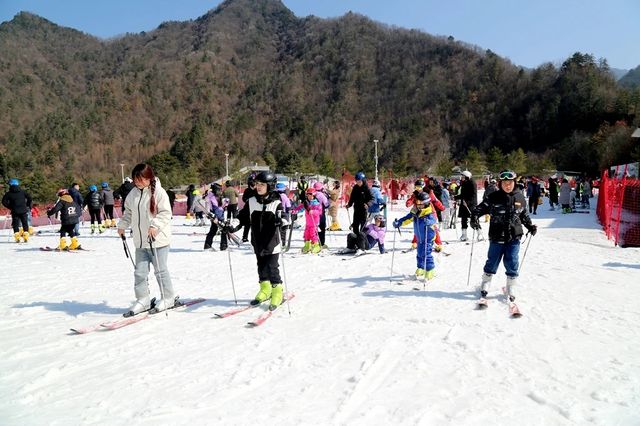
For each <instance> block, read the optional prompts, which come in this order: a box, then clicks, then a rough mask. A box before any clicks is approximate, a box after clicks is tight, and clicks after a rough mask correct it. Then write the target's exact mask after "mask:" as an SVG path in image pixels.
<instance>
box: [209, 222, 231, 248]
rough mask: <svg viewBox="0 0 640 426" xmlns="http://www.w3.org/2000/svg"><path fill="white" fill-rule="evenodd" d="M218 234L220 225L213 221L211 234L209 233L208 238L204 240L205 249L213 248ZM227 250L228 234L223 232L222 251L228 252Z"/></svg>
mask: <svg viewBox="0 0 640 426" xmlns="http://www.w3.org/2000/svg"><path fill="white" fill-rule="evenodd" d="M217 233H218V224H217V223H215V222H213V221H212V222H211V227H210V228H209V232H208V233H207V236H206V237H205V239H204V248H205V249H208V248H211V245H212V244H213V237H215V236H216V234H217ZM226 249H227V233H226V232H221V233H220V250H226Z"/></svg>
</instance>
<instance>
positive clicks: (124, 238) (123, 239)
mask: <svg viewBox="0 0 640 426" xmlns="http://www.w3.org/2000/svg"><path fill="white" fill-rule="evenodd" d="M120 238H122V247H123V248H124V255H125V256H127V258H129V260H131V264H132V265H133V269H136V264H135V262H134V261H133V258H132V257H131V252H130V251H129V246H128V245H127V237H125V236H124V234H122V235H120Z"/></svg>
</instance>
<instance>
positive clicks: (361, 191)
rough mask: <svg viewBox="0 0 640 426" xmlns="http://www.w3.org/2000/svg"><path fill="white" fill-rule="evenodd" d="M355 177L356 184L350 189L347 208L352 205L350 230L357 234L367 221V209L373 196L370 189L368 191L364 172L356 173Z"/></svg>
mask: <svg viewBox="0 0 640 426" xmlns="http://www.w3.org/2000/svg"><path fill="white" fill-rule="evenodd" d="M355 178H356V184H355V185H354V186H353V189H352V190H351V196H349V202H348V203H347V209H348V208H349V207H351V206H353V222H352V223H351V230H352V231H353V232H354V233H356V234H358V233H359V232H360V231H362V228H363V227H364V225H365V224H366V222H367V210H368V209H369V207H370V206H371V204H372V203H373V198H372V197H371V191H369V185H367V178H366V177H365V175H364V172H358V173H356V176H355Z"/></svg>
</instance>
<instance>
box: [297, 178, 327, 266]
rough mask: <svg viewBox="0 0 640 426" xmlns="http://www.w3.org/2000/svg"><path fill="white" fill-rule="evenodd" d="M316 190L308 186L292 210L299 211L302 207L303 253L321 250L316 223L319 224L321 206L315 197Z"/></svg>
mask: <svg viewBox="0 0 640 426" xmlns="http://www.w3.org/2000/svg"><path fill="white" fill-rule="evenodd" d="M316 195H317V191H316V190H315V188H313V187H311V188H308V189H307V191H306V192H305V198H306V200H304V201H303V202H302V204H300V205H299V206H298V207H297V208H296V209H294V210H293V211H294V212H299V211H300V210H302V209H304V218H305V225H304V235H303V237H304V246H303V247H302V252H303V253H309V252H311V253H313V254H316V253H319V252H320V250H321V247H320V242H319V241H320V238H319V237H318V225H319V224H320V217H321V216H322V206H321V205H320V202H319V201H318V200H317V199H316Z"/></svg>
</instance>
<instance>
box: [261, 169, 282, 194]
mask: <svg viewBox="0 0 640 426" xmlns="http://www.w3.org/2000/svg"><path fill="white" fill-rule="evenodd" d="M276 181H277V179H276V175H274V174H273V173H271V172H260V173H258V174H257V175H256V182H261V183H266V184H267V191H269V192H271V191H273V190H274V188H275V186H276Z"/></svg>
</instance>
